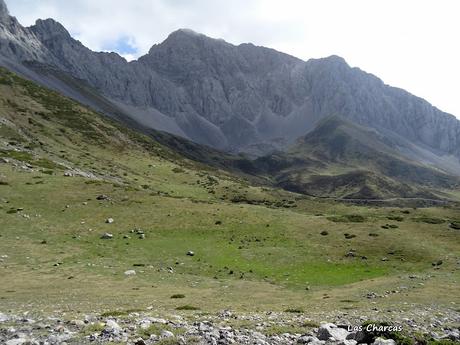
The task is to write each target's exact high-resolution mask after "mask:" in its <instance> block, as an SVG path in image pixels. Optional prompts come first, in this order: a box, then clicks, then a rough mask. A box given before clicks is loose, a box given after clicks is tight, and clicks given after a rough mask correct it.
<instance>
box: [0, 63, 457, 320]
mask: <svg viewBox="0 0 460 345" xmlns="http://www.w3.org/2000/svg"><path fill="white" fill-rule="evenodd" d="M459 211H460V209H459V208H458V206H454V205H451V206H446V207H443V208H427V209H406V208H404V209H398V208H371V207H358V206H352V205H350V206H349V205H344V204H339V203H334V202H332V201H326V200H324V201H321V200H315V199H311V198H308V197H305V196H302V195H300V194H295V193H290V192H286V191H283V190H279V189H273V188H268V187H261V186H253V185H251V184H250V183H249V182H248V180H246V179H245V178H244V177H241V176H237V175H232V174H230V173H228V172H226V171H223V170H219V169H217V168H209V167H207V166H205V165H204V164H202V163H196V162H195V161H192V160H189V159H187V158H185V157H181V155H180V154H179V153H178V152H174V151H173V150H172V149H171V148H167V147H165V146H163V145H161V144H159V143H158V142H156V141H154V140H153V139H151V138H149V137H147V136H144V135H141V134H138V133H136V132H133V131H130V130H128V129H125V128H123V127H122V126H121V125H119V124H117V123H116V122H113V121H111V120H108V119H106V118H104V117H102V116H100V115H99V114H97V113H95V112H93V111H91V110H90V109H87V108H85V107H83V106H81V105H79V104H77V103H75V102H73V101H70V100H69V99H67V98H64V97H61V96H60V95H58V94H56V93H54V92H51V91H49V90H46V89H43V88H41V87H38V86H37V85H35V84H33V83H31V82H28V81H25V80H23V79H21V78H19V77H17V76H15V75H13V74H11V73H9V72H7V71H6V70H3V69H1V70H0V236H1V239H0V258H1V262H0V274H1V276H2V284H1V286H0V309H6V308H9V309H18V310H21V309H22V308H24V306H29V307H30V306H31V305H32V306H34V307H36V308H40V309H45V310H46V309H49V310H53V308H56V307H61V308H64V309H65V310H68V311H69V313H71V312H77V311H94V310H99V311H109V312H110V311H113V310H115V309H121V310H125V309H132V308H140V309H145V308H147V306H150V305H154V306H155V307H156V308H159V309H164V310H166V311H168V310H174V309H175V308H178V307H181V306H184V305H190V306H192V307H196V308H199V309H200V310H201V311H202V312H209V311H214V310H220V309H223V308H232V309H238V310H251V311H253V310H285V309H288V308H302V309H303V308H310V310H312V311H314V310H319V309H321V310H331V311H332V310H337V309H339V310H347V308H348V309H350V308H351V309H360V308H362V309H366V308H369V303H368V300H367V299H366V298H364V296H366V295H367V294H368V293H370V292H375V293H376V294H379V295H385V294H386V295H387V297H386V298H381V299H378V300H377V302H378V303H379V304H382V305H389V304H392V303H399V302H400V301H401V300H402V299H403V298H404V301H406V302H408V303H415V304H422V305H423V304H427V303H431V301H433V299H435V300H436V301H437V302H438V303H439V305H445V306H450V305H451V303H452V302H455V303H460V299H459V296H458V293H456V291H457V288H458V285H457V284H458V283H457V282H458V279H459V278H460V275H459V266H458V262H459V259H460V258H459V256H458V253H460V232H459V231H458V230H456V229H454V228H453V227H451V226H450V224H451V223H455V222H458V221H460V217H459V214H460V213H459ZM110 219H111V220H110ZM112 220H113V222H112ZM105 233H109V234H111V235H112V236H113V237H112V238H111V239H103V238H101V237H102V235H104V234H105ZM188 251H193V252H194V255H193V256H189V255H187V252H188ZM439 260H442V263H440V264H439ZM433 263H435V266H433ZM128 270H135V271H136V275H131V276H127V275H125V274H124V272H125V271H128ZM410 275H416V276H417V278H415V279H413V278H409V276H410ZM421 282H423V285H421V284H419V283H421ZM440 284H442V289H439V288H438V287H439V286H440ZM401 286H406V288H405V289H402V288H400V287H401ZM395 290H397V291H403V290H404V291H403V292H402V293H388V294H387V293H386V292H388V291H395ZM62 291H66V294H65V295H63V294H62ZM173 294H183V295H185V298H181V299H171V298H170V297H171V295H173ZM408 307H410V306H409V305H408Z"/></svg>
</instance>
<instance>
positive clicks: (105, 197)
mask: <svg viewBox="0 0 460 345" xmlns="http://www.w3.org/2000/svg"><path fill="white" fill-rule="evenodd" d="M96 200H110V198H109V197H108V196H107V195H104V194H101V195H98V196H97V197H96Z"/></svg>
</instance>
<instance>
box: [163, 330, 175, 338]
mask: <svg viewBox="0 0 460 345" xmlns="http://www.w3.org/2000/svg"><path fill="white" fill-rule="evenodd" d="M160 337H162V338H173V337H174V333H173V332H170V331H167V330H162V331H161V334H160Z"/></svg>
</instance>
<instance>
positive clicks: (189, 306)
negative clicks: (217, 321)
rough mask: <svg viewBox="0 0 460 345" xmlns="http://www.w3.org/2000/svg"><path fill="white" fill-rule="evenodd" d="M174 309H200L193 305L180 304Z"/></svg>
mask: <svg viewBox="0 0 460 345" xmlns="http://www.w3.org/2000/svg"><path fill="white" fill-rule="evenodd" d="M176 310H200V308H198V307H194V306H193V305H188V304H186V305H182V306H180V307H177V308H176Z"/></svg>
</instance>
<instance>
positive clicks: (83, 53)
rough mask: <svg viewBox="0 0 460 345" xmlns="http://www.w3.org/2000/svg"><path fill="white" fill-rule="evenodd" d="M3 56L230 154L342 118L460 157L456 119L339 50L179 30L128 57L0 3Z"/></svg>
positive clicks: (277, 144) (267, 146) (267, 147)
mask: <svg viewBox="0 0 460 345" xmlns="http://www.w3.org/2000/svg"><path fill="white" fill-rule="evenodd" d="M0 57H3V58H7V59H10V60H14V61H16V62H27V61H34V62H38V63H46V64H50V65H52V66H54V67H56V68H58V69H59V70H61V71H64V72H66V73H68V74H70V75H72V76H73V77H75V78H77V79H79V80H83V81H85V82H87V83H88V84H89V85H91V86H92V87H94V88H96V89H97V90H99V91H100V92H101V93H102V94H103V95H105V96H106V97H108V98H110V99H112V100H114V101H116V102H118V103H117V104H120V105H123V106H125V107H126V109H129V110H130V112H131V113H132V114H133V115H132V118H133V119H134V120H135V121H137V122H140V123H142V124H144V125H145V124H148V126H151V127H153V128H158V129H162V130H166V131H170V132H172V133H174V134H178V135H182V136H185V137H187V138H189V139H191V140H193V141H195V142H197V143H200V144H206V145H209V146H212V147H214V148H218V149H223V150H227V151H234V152H239V151H243V152H249V153H251V154H256V155H257V154H262V153H266V152H268V151H271V150H274V149H280V148H283V147H285V146H287V145H289V144H290V143H292V142H293V141H294V140H295V139H296V138H298V137H300V136H302V135H305V134H306V133H307V132H308V131H310V130H311V129H313V128H314V126H315V124H316V123H317V122H318V121H319V120H320V119H322V118H324V117H327V116H330V115H338V116H342V117H344V118H347V119H348V120H350V121H352V122H355V123H358V124H360V125H364V126H368V127H372V128H375V129H376V130H377V131H379V132H381V133H384V134H388V133H390V134H391V135H392V136H398V137H401V138H404V140H408V141H410V143H411V144H413V145H415V147H416V148H417V150H418V151H417V150H415V149H411V150H412V151H411V150H409V149H408V150H407V151H408V152H405V153H406V154H407V155H409V156H410V155H413V154H414V153H413V151H417V152H418V153H417V154H418V156H423V157H427V158H426V160H427V161H430V160H431V162H432V163H433V159H434V158H433V157H434V156H436V157H441V156H445V157H446V158H445V160H449V159H451V157H456V158H455V159H456V161H457V163H458V160H459V158H460V121H458V120H457V119H455V118H454V117H453V116H451V115H449V114H446V113H444V112H442V111H440V110H438V109H436V108H435V107H433V106H431V105H430V104H429V103H428V102H426V101H425V100H423V99H421V98H418V97H415V96H413V95H411V94H409V93H408V92H406V91H404V90H401V89H397V88H393V87H390V86H388V85H385V84H384V83H383V82H382V81H381V80H380V79H378V78H377V77H375V76H373V75H371V74H368V73H365V72H363V71H361V70H359V69H357V68H350V67H349V66H348V65H347V63H346V62H345V60H343V59H342V58H340V57H337V56H331V57H328V58H324V59H316V60H309V61H302V60H300V59H297V58H294V57H292V56H289V55H286V54H283V53H280V52H277V51H275V50H272V49H268V48H263V47H257V46H254V45H252V44H241V45H239V46H235V45H232V44H229V43H226V42H224V41H222V40H216V39H212V38H209V37H206V36H204V35H201V34H197V33H194V32H192V31H190V30H178V31H176V32H173V33H172V34H171V35H170V36H169V37H168V38H167V39H166V40H165V41H164V42H163V43H161V44H157V45H154V46H153V47H152V48H151V49H150V51H149V53H148V54H147V55H145V56H143V57H141V58H139V59H138V60H137V61H133V62H127V61H126V60H125V59H123V58H122V57H120V56H119V55H118V54H115V53H100V52H93V51H91V50H89V49H88V48H86V47H84V46H83V45H82V44H81V43H80V42H79V41H76V40H74V39H73V38H72V37H71V36H70V34H69V33H68V32H67V30H66V29H65V28H64V27H63V26H62V25H61V24H59V23H57V22H55V21H54V20H52V19H47V20H38V21H37V22H36V24H35V25H34V26H32V27H30V28H24V27H22V26H21V25H20V24H19V23H18V22H17V21H16V19H15V18H13V17H10V16H9V15H8V11H7V9H6V6H5V4H4V2H3V1H1V0H0ZM409 151H410V152H409ZM422 151H423V152H422ZM435 163H436V164H437V163H439V162H435ZM457 163H456V164H457ZM446 164H447V163H446ZM459 173H460V172H459Z"/></svg>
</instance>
